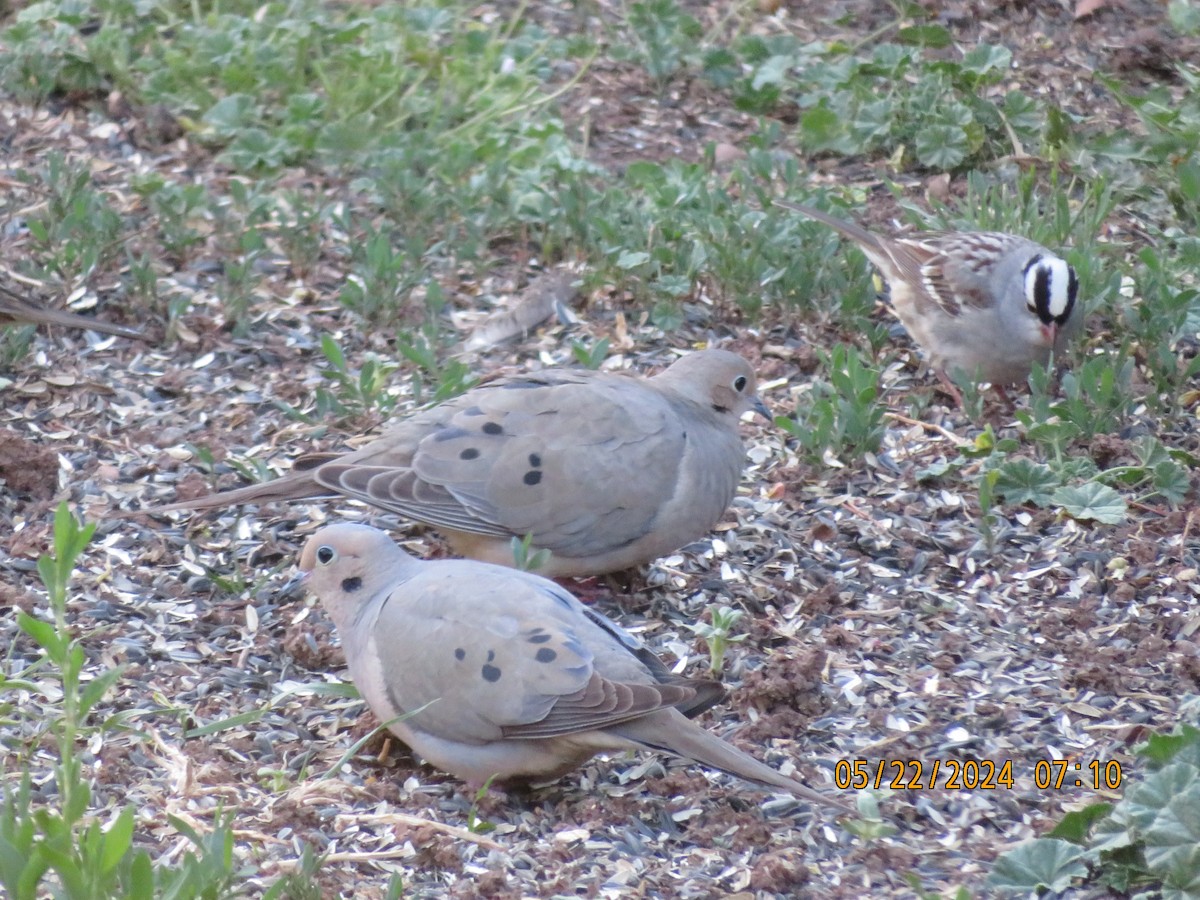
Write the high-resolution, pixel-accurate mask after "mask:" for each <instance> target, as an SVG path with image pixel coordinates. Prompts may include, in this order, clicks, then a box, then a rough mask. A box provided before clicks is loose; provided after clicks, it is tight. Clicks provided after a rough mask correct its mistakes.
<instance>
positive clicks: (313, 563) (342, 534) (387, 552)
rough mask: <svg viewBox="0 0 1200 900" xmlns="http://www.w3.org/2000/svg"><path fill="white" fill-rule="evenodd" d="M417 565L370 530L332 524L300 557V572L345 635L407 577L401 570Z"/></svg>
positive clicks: (376, 530)
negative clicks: (359, 614) (366, 606)
mask: <svg viewBox="0 0 1200 900" xmlns="http://www.w3.org/2000/svg"><path fill="white" fill-rule="evenodd" d="M415 562H416V560H414V559H413V558H412V557H411V556H409V555H408V554H407V553H405V552H404V551H403V550H401V549H400V548H399V547H397V546H396V544H395V542H394V541H393V540H392V539H391V538H390V537H388V536H387V535H386V534H384V533H383V532H382V531H380V530H379V529H378V528H370V527H368V526H366V525H352V524H340V525H328V526H326V527H325V528H322V529H321V530H320V531H318V532H317V533H316V534H314V535H313V536H312V537H310V538H309V539H308V542H307V543H306V544H305V545H304V549H303V550H302V551H301V552H300V571H301V572H303V573H305V580H306V581H307V582H308V586H309V588H310V589H311V590H312V592H313V593H314V594H316V595H317V597H319V598H320V600H321V603H322V605H324V606H325V608H326V609H327V610H329V614H330V616H331V617H332V618H333V620H334V624H335V625H337V627H338V629H339V630H341V629H342V628H343V622H346V623H348V622H350V621H353V616H354V612H355V611H356V610H357V609H358V607H359V606H360V605H361V604H363V603H365V602H367V601H368V600H370V599H371V598H373V597H376V596H378V595H379V594H380V593H381V592H382V591H385V590H387V589H389V588H390V587H392V586H393V585H394V584H395V583H396V582H397V581H399V580H400V579H401V578H402V577H403V576H402V574H401V570H402V569H403V568H404V567H405V566H406V565H408V564H411V563H415Z"/></svg>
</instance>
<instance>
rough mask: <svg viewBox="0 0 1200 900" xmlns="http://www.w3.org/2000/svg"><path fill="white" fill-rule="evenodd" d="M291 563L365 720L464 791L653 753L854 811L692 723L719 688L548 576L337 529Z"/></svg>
mask: <svg viewBox="0 0 1200 900" xmlns="http://www.w3.org/2000/svg"><path fill="white" fill-rule="evenodd" d="M300 569H301V570H302V571H303V572H304V573H306V575H305V577H306V579H307V581H308V582H309V586H310V588H311V589H312V591H313V593H314V594H316V595H317V597H318V598H319V599H320V601H321V603H322V605H323V606H324V607H325V609H326V610H327V611H328V613H329V616H330V618H332V619H333V623H334V625H335V626H336V627H337V630H338V634H339V635H340V636H341V641H342V648H343V650H344V651H345V655H346V661H347V663H348V665H349V667H350V676H351V678H353V680H354V683H355V685H356V686H357V687H358V690H359V693H360V694H361V695H362V697H363V699H364V700H365V701H366V702H367V704H368V705H369V706H370V707H371V709H372V711H374V713H375V715H376V716H378V718H379V719H380V721H382V722H383V723H384V724H386V725H387V726H388V727H389V728H390V729H391V731H392V732H393V733H394V734H396V735H397V736H398V737H399V738H400V739H401V740H403V741H404V742H405V743H406V744H408V746H409V747H411V748H412V749H413V750H415V751H416V752H417V753H418V754H420V755H421V756H422V757H424V758H425V759H426V760H427V761H428V762H430V763H432V764H433V765H434V766H436V767H437V768H439V769H442V770H444V771H446V772H450V773H451V774H453V775H455V776H456V777H458V778H461V779H463V780H465V781H467V782H468V783H469V784H471V785H475V786H478V785H482V784H484V783H486V782H487V781H488V780H489V779H491V778H496V779H497V780H500V781H508V780H514V781H530V780H549V779H553V778H557V777H558V776H559V775H562V774H564V773H565V772H568V771H570V770H571V769H573V768H576V767H578V766H580V765H582V764H583V763H584V762H586V761H587V760H588V759H591V758H592V757H593V756H594V755H596V754H597V753H600V752H603V751H607V750H616V751H621V750H655V751H658V752H660V753H668V754H671V755H673V756H678V757H681V758H683V759H688V760H692V761H693V762H698V763H700V764H701V765H705V766H708V767H710V768H713V769H718V770H720V771H722V772H726V773H728V774H731V775H736V776H738V777H739V778H744V779H746V780H747V781H752V782H754V783H756V784H758V785H760V786H764V787H767V788H773V789H778V790H782V791H786V792H788V793H790V794H792V795H793V796H795V797H798V798H801V799H803V800H807V801H810V802H814V803H820V804H823V805H825V806H829V807H833V808H835V809H838V810H840V811H843V812H847V811H851V809H850V807H848V806H846V805H844V804H842V803H841V802H839V801H837V800H834V799H832V798H830V797H826V796H825V795H823V794H821V793H819V792H817V791H815V790H813V789H812V788H809V787H807V786H805V785H803V784H801V783H800V782H799V781H796V780H795V779H792V778H788V777H787V776H785V775H782V774H780V773H779V772H777V771H775V770H774V769H772V768H771V767H769V766H767V765H764V764H763V763H761V762H759V761H758V760H756V759H753V758H752V757H750V756H748V755H746V754H745V753H743V752H741V751H740V750H737V749H736V748H734V747H733V746H732V745H730V744H727V743H726V742H725V741H722V740H721V739H720V738H717V737H714V736H713V735H711V734H709V733H708V732H706V731H705V730H704V729H702V728H701V727H700V726H699V725H696V724H695V723H693V722H692V721H691V720H690V718H689V717H690V716H694V715H697V714H698V713H700V712H702V711H703V710H705V709H708V708H709V707H710V706H712V705H713V704H714V703H716V702H718V701H719V700H720V699H722V697H723V696H724V690H723V689H722V687H721V686H720V685H719V684H718V683H716V682H712V681H699V680H690V679H687V678H684V677H682V676H678V675H673V674H672V673H671V672H670V671H669V670H668V669H667V668H666V666H664V665H663V663H662V662H661V661H660V660H659V659H658V658H657V657H656V656H654V654H653V653H651V652H650V651H649V650H647V649H646V648H645V647H644V646H643V645H642V644H641V642H639V641H638V640H636V639H635V638H633V637H632V636H631V635H629V634H627V633H626V632H625V631H623V630H622V629H621V628H620V627H619V626H617V625H616V624H614V623H613V622H611V621H609V620H608V619H606V618H605V617H604V616H602V615H600V614H598V613H596V612H594V611H592V610H590V609H588V608H586V607H585V606H583V604H581V603H580V602H579V601H578V600H576V599H575V597H573V596H572V595H571V594H569V593H567V592H566V591H564V590H563V589H562V588H561V587H559V586H558V585H557V584H555V583H554V582H553V581H550V580H548V579H545V578H542V577H540V576H538V575H534V574H531V573H529V572H521V571H518V570H515V569H506V568H501V567H499V566H494V565H491V564H488V563H481V562H475V561H472V560H462V559H444V560H435V561H432V562H427V561H423V560H419V559H416V558H414V557H412V556H409V555H408V554H407V553H405V552H404V551H403V550H401V549H400V548H399V547H397V546H396V545H395V544H394V543H393V542H392V540H391V539H390V538H389V537H388V536H387V535H386V534H384V533H383V532H381V531H379V530H377V529H374V528H370V527H368V526H366V525H350V524H340V525H331V526H327V527H325V528H322V529H321V530H320V531H318V532H316V533H315V534H314V535H313V536H312V537H310V538H309V539H308V542H307V543H306V544H305V546H304V550H303V552H302V554H301V556H300ZM398 717H404V718H402V719H399V720H398Z"/></svg>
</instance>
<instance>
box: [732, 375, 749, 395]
mask: <svg viewBox="0 0 1200 900" xmlns="http://www.w3.org/2000/svg"><path fill="white" fill-rule="evenodd" d="M733 389H734V390H735V391H737V392H738V393H739V394H740V393H741V392H742V391H744V390H745V389H746V376H745V375H739V376H738V377H737V378H735V379H733Z"/></svg>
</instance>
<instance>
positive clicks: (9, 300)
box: [0, 287, 145, 340]
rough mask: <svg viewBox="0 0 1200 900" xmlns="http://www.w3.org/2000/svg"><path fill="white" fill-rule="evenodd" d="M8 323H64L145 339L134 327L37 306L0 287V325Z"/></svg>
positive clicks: (65, 324)
mask: <svg viewBox="0 0 1200 900" xmlns="http://www.w3.org/2000/svg"><path fill="white" fill-rule="evenodd" d="M10 324H18V325H21V324H25V325H64V326H66V327H67V328H86V329H88V330H90V331H99V332H103V333H104V334H112V335H116V336H117V337H124V338H133V339H134V340H144V339H145V335H143V334H142V333H141V332H140V331H137V330H136V329H133V328H126V327H125V326H123V325H112V324H110V323H108V322H101V321H100V320H98V319H91V318H88V317H87V316H77V315H75V313H70V312H65V311H63V310H59V309H47V308H46V307H43V306H37V305H36V304H33V303H30V302H29V301H28V300H26V299H25V298H24V297H22V296H20V295H19V294H16V293H14V292H12V291H10V290H8V288H4V287H0V325H10Z"/></svg>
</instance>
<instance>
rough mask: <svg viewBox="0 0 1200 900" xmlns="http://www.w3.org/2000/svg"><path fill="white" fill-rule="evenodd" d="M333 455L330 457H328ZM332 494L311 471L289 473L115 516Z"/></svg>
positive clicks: (122, 516) (211, 507)
mask: <svg viewBox="0 0 1200 900" xmlns="http://www.w3.org/2000/svg"><path fill="white" fill-rule="evenodd" d="M330 455H331V456H332V454H330ZM336 495H337V494H336V492H335V491H331V490H330V489H329V488H327V487H325V486H324V485H322V484H320V483H318V482H317V479H316V478H315V477H314V474H313V472H312V471H311V470H305V471H300V472H297V471H294V470H293V471H292V472H291V473H290V474H288V475H284V476H283V477H282V478H276V479H275V480H274V481H267V482H263V483H262V484H251V485H247V486H246V487H242V488H234V489H233V490H230V491H218V492H217V493H215V494H208V495H206V496H204V497H196V498H195V499H194V500H180V501H178V502H176V503H164V504H163V505H162V506H147V507H145V508H143V509H135V510H128V511H124V512H121V513H119V514H117V517H118V518H129V517H130V516H136V515H141V514H142V513H165V512H176V511H179V510H191V511H193V512H195V511H199V510H208V509H222V508H225V507H228V506H240V505H242V504H245V503H273V502H275V501H277V500H306V499H309V498H311V497H334V496H336Z"/></svg>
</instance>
